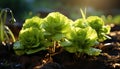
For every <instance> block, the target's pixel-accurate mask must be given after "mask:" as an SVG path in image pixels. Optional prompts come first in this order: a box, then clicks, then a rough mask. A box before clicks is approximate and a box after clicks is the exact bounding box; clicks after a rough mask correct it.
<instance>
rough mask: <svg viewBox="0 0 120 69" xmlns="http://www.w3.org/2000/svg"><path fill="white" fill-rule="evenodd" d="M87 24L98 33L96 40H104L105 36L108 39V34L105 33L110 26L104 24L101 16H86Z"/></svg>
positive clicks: (107, 32)
mask: <svg viewBox="0 0 120 69" xmlns="http://www.w3.org/2000/svg"><path fill="white" fill-rule="evenodd" d="M87 21H88V24H89V25H90V26H91V27H92V28H93V29H95V30H96V32H97V35H98V41H100V42H101V41H104V40H106V39H107V38H108V39H110V37H109V36H107V35H106V34H109V32H110V26H105V24H104V21H103V20H102V18H100V17H98V16H90V17H88V18H87Z"/></svg>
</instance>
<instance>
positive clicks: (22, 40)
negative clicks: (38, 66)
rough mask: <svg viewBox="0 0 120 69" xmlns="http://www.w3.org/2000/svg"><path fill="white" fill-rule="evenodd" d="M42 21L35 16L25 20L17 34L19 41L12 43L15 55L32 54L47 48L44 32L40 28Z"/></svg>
mask: <svg viewBox="0 0 120 69" xmlns="http://www.w3.org/2000/svg"><path fill="white" fill-rule="evenodd" d="M42 20H43V19H41V18H39V17H37V16H35V17H33V18H31V19H26V21H25V23H24V24H23V27H22V30H21V31H20V33H19V41H17V42H15V43H14V47H13V49H14V50H15V53H16V54H17V55H23V54H33V53H36V52H38V51H41V50H45V49H46V48H47V47H46V46H45V42H46V40H45V38H44V32H43V29H42V28H41V23H42Z"/></svg>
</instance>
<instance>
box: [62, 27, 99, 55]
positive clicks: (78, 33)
mask: <svg viewBox="0 0 120 69" xmlns="http://www.w3.org/2000/svg"><path fill="white" fill-rule="evenodd" d="M68 40H69V41H70V42H71V45H69V46H64V48H65V50H67V51H68V52H70V53H79V54H82V53H86V54H88V55H99V54H100V52H101V50H99V49H96V48H94V47H93V46H95V45H96V43H97V33H96V31H95V30H94V29H92V28H91V27H86V28H79V27H75V28H73V29H72V31H71V33H70V37H69V38H68Z"/></svg>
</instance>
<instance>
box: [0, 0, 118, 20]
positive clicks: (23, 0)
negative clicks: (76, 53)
mask: <svg viewBox="0 0 120 69" xmlns="http://www.w3.org/2000/svg"><path fill="white" fill-rule="evenodd" d="M119 5H120V0H0V8H1V9H3V8H10V9H11V10H12V11H13V13H14V15H15V18H16V19H17V21H18V22H22V21H24V20H25V19H26V18H29V17H32V16H34V15H39V16H40V17H45V16H46V15H47V14H48V13H50V12H53V11H58V12H61V13H63V14H64V15H66V16H68V17H69V18H71V19H73V20H75V19H77V18H79V17H81V13H80V8H87V16H90V15H98V16H101V15H105V16H108V15H112V16H115V15H119V14H120V6H119Z"/></svg>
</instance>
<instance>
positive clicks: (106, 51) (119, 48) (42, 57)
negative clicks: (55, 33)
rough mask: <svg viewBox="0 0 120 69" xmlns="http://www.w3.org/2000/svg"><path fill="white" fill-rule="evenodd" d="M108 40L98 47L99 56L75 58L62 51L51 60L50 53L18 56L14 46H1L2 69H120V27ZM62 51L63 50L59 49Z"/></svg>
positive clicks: (114, 30) (116, 27)
mask: <svg viewBox="0 0 120 69" xmlns="http://www.w3.org/2000/svg"><path fill="white" fill-rule="evenodd" d="M109 36H111V37H112V39H109V40H106V41H104V42H102V43H100V44H99V46H97V48H99V49H101V50H102V53H101V54H100V55H99V56H88V55H86V54H84V57H79V58H78V57H75V55H74V54H72V53H69V52H67V51H64V50H62V51H61V52H59V54H56V55H54V56H52V58H50V56H49V54H47V53H48V51H40V52H37V53H35V54H31V55H26V54H25V55H22V56H17V55H16V54H15V53H14V50H13V48H12V47H13V45H12V44H11V45H10V44H9V45H5V46H3V45H2V44H1V45H0V69H40V68H41V69H120V25H115V26H114V27H112V28H111V32H110V34H109ZM58 50H61V48H58Z"/></svg>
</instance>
